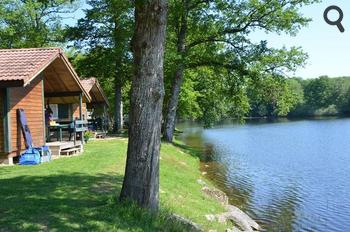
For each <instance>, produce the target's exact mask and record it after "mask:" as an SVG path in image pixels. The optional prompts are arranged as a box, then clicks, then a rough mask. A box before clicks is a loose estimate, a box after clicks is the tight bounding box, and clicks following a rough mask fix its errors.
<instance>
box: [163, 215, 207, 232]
mask: <svg viewBox="0 0 350 232" xmlns="http://www.w3.org/2000/svg"><path fill="white" fill-rule="evenodd" d="M169 219H170V220H174V221H177V222H180V223H181V224H183V225H184V226H186V227H187V228H188V231H198V232H202V231H204V230H203V229H202V227H201V226H200V225H198V224H196V223H194V222H192V221H191V220H189V219H187V218H184V217H182V216H180V215H177V214H172V215H170V217H169Z"/></svg>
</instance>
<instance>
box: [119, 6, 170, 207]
mask: <svg viewBox="0 0 350 232" xmlns="http://www.w3.org/2000/svg"><path fill="white" fill-rule="evenodd" d="M166 18H167V1H166V0H148V1H143V0H136V1H135V19H136V25H135V32H134V36H133V42H132V48H133V53H134V69H135V75H134V76H133V78H132V87H131V101H130V105H131V107H130V128H129V143H128V154H127V161H126V169H125V177H124V182H123V187H122V191H121V195H120V199H122V200H125V199H130V200H133V201H135V202H136V203H138V204H139V205H141V206H142V207H147V208H150V209H151V210H153V211H157V210H158V208H159V152H160V142H161V141H160V137H161V121H162V105H163V97H164V83H163V55H164V44H165V33H166V32H165V31H166Z"/></svg>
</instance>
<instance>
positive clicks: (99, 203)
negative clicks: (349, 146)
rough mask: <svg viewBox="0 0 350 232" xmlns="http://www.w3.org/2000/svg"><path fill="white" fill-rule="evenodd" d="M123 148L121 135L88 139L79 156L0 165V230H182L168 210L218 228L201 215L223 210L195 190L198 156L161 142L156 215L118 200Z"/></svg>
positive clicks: (124, 142)
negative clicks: (10, 165)
mask: <svg viewBox="0 0 350 232" xmlns="http://www.w3.org/2000/svg"><path fill="white" fill-rule="evenodd" d="M126 149H127V140H126V139H114V140H105V141H93V142H91V143H89V144H87V145H86V147H85V152H84V155H82V156H79V157H72V158H62V159H59V160H55V161H53V162H51V163H46V164H42V165H39V166H14V167H1V168H0V196H1V199H0V201H1V202H0V231H186V230H188V228H185V227H184V226H183V225H180V224H178V223H175V222H171V221H169V220H168V219H167V217H168V215H169V214H170V213H176V214H179V215H182V216H184V217H187V218H189V219H191V220H193V221H194V222H196V223H198V224H201V225H202V226H203V227H204V228H205V229H210V228H216V229H218V231H220V230H224V227H225V225H221V224H217V223H210V222H208V221H207V220H206V219H205V217H204V216H205V215H206V214H212V213H220V212H223V211H224V209H223V207H222V206H221V205H220V204H219V203H218V202H216V201H215V200H213V199H210V198H208V197H206V196H205V195H203V194H202V192H201V191H200V189H201V187H202V186H201V185H200V184H198V183H197V180H198V179H199V178H200V177H201V174H200V171H199V162H198V159H197V158H195V157H193V156H191V155H189V154H188V153H186V150H183V149H182V148H179V147H175V146H173V145H169V144H163V146H162V151H161V177H160V181H161V187H160V199H161V213H160V214H159V215H152V214H151V213H149V212H148V211H146V210H143V209H140V208H138V207H137V206H135V205H133V204H132V203H120V202H118V201H117V197H118V196H119V193H120V190H121V185H122V180H123V174H124V168H125V160H126Z"/></svg>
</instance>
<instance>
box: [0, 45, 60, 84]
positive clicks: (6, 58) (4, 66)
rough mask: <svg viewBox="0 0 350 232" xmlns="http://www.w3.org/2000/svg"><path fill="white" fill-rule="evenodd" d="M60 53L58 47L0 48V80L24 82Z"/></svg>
mask: <svg viewBox="0 0 350 232" xmlns="http://www.w3.org/2000/svg"><path fill="white" fill-rule="evenodd" d="M60 53H62V50H61V49H60V48H28V49H0V81H15V80H19V81H23V83H26V82H27V81H30V80H31V79H32V78H33V77H35V76H37V75H38V74H39V73H40V72H41V71H42V70H43V69H44V68H46V67H47V66H48V65H49V64H50V63H51V62H52V61H53V60H54V59H55V58H57V56H59V55H60Z"/></svg>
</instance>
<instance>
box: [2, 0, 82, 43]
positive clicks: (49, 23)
mask: <svg viewBox="0 0 350 232" xmlns="http://www.w3.org/2000/svg"><path fill="white" fill-rule="evenodd" d="M72 2H74V0H40V1H38V0H26V1H24V0H2V1H1V2H0V47H1V48H24V47H44V46H48V45H54V44H56V43H60V42H62V41H63V38H62V34H63V33H62V32H63V29H62V25H61V19H62V14H64V13H72V12H73V11H74V5H72ZM75 2H77V1H75Z"/></svg>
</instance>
